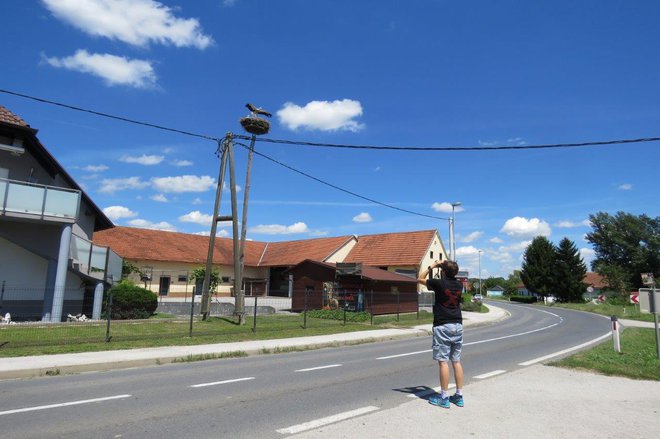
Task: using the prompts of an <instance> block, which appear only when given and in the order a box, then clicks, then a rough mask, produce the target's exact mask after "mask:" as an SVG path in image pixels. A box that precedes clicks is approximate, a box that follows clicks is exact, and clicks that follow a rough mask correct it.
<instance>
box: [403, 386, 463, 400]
mask: <svg viewBox="0 0 660 439" xmlns="http://www.w3.org/2000/svg"><path fill="white" fill-rule="evenodd" d="M454 387H456V384H450V385H449V388H450V389H453V388H454ZM441 390H442V388H441V387H439V386H438V387H436V388H435V389H427V390H422V391H421V392H417V393H412V394H410V395H408V398H423V397H425V396H429V395H431V394H433V393H440V391H441Z"/></svg>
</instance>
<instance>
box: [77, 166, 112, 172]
mask: <svg viewBox="0 0 660 439" xmlns="http://www.w3.org/2000/svg"><path fill="white" fill-rule="evenodd" d="M108 169H110V168H108V167H107V166H106V165H87V166H85V167H83V168H82V170H83V171H87V172H103V171H107V170H108Z"/></svg>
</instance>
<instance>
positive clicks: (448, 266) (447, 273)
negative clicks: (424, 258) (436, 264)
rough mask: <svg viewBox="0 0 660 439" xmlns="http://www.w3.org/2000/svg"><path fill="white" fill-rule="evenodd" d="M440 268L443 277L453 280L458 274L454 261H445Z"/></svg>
mask: <svg viewBox="0 0 660 439" xmlns="http://www.w3.org/2000/svg"><path fill="white" fill-rule="evenodd" d="M440 267H441V269H442V275H443V277H446V278H449V279H454V278H455V277H456V274H457V273H458V264H457V263H456V262H454V261H445V262H443V263H442V265H441V266H440Z"/></svg>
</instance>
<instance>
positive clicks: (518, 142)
mask: <svg viewBox="0 0 660 439" xmlns="http://www.w3.org/2000/svg"><path fill="white" fill-rule="evenodd" d="M506 141H507V143H512V144H514V145H516V146H523V145H527V142H526V141H525V139H523V138H522V137H514V138H512V139H507V140H506Z"/></svg>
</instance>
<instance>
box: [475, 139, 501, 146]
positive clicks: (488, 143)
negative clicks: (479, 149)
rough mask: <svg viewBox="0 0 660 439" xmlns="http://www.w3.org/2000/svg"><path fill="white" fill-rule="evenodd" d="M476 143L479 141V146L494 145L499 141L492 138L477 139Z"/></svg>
mask: <svg viewBox="0 0 660 439" xmlns="http://www.w3.org/2000/svg"><path fill="white" fill-rule="evenodd" d="M477 143H479V146H495V145H499V143H500V142H499V141H497V140H493V141H486V140H478V141H477Z"/></svg>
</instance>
